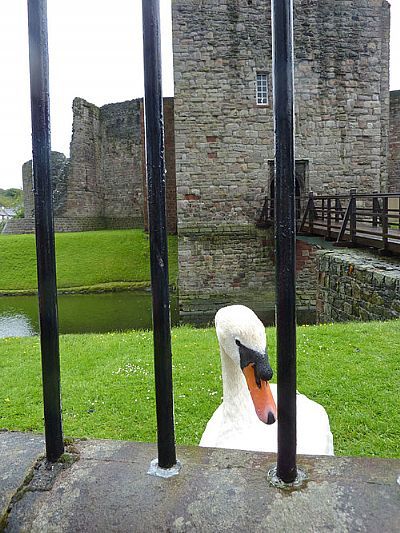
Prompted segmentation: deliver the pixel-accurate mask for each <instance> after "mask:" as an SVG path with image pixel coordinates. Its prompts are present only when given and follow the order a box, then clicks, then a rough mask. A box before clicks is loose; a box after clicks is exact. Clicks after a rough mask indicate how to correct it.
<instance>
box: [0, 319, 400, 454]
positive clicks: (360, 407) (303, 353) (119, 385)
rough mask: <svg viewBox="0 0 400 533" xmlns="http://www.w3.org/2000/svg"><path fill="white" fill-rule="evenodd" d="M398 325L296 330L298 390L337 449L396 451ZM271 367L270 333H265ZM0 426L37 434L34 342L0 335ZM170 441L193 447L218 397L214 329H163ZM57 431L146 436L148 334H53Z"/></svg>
mask: <svg viewBox="0 0 400 533" xmlns="http://www.w3.org/2000/svg"><path fill="white" fill-rule="evenodd" d="M399 326H400V322H399V321H393V322H386V323H366V324H361V323H351V324H335V325H324V326H303V327H300V328H299V329H298V389H299V390H300V391H301V392H303V393H304V394H307V396H309V397H310V398H312V399H314V400H315V401H317V402H319V403H321V404H322V405H323V406H324V407H325V408H326V409H327V411H328V414H329V417H330V421H331V428H332V431H333V434H334V439H335V452H336V454H337V455H369V456H374V455H376V456H381V457H399V456H400V410H399V405H398V401H399V385H398V384H399V381H400V327H399ZM267 336H268V342H269V347H270V356H271V360H272V363H273V366H274V368H276V365H275V331H274V330H273V329H271V328H269V329H268V330H267ZM0 342H1V344H2V349H1V355H0V427H7V428H9V429H15V430H24V431H25V430H33V431H42V416H43V415H42V393H41V384H40V354H39V341H38V339H37V338H25V339H22V338H21V339H5V340H2V341H0ZM172 342H173V354H174V386H175V388H174V393H175V417H176V437H177V442H178V443H181V444H197V443H198V441H199V439H200V436H201V434H202V432H203V430H204V427H205V425H206V422H207V420H208V419H209V418H210V416H211V414H212V413H213V411H214V409H215V408H216V407H217V406H218V405H219V403H220V401H221V394H222V383H221V378H220V362H219V354H218V345H217V340H216V337H215V332H214V330H213V329H191V328H188V327H182V328H176V329H174V330H173V332H172ZM61 358H62V361H61V363H62V391H63V416H64V429H65V434H66V435H71V436H76V437H78V436H80V437H82V436H87V437H101V438H114V439H132V440H144V441H154V440H155V438H156V433H155V427H156V424H155V403H154V385H153V362H152V334H151V333H150V332H131V333H126V334H117V333H110V334H106V335H66V336H62V337H61Z"/></svg>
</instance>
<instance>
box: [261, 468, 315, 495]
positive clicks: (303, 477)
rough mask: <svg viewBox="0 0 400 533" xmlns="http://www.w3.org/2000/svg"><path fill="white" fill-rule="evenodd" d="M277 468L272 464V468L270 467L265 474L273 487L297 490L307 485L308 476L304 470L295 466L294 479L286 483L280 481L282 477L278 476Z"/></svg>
mask: <svg viewBox="0 0 400 533" xmlns="http://www.w3.org/2000/svg"><path fill="white" fill-rule="evenodd" d="M277 470H278V467H277V466H274V467H273V468H271V470H270V471H269V472H268V475H267V479H268V482H269V484H270V485H272V486H273V487H276V488H278V489H284V490H299V489H302V488H303V487H305V486H307V481H308V476H307V473H306V472H305V471H304V470H301V469H300V468H297V475H296V479H295V480H294V481H292V482H291V483H286V482H285V481H282V479H281V478H280V477H278V474H277Z"/></svg>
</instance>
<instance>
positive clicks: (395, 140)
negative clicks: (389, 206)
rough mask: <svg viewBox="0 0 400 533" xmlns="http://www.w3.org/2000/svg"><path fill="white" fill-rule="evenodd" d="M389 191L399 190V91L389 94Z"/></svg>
mask: <svg viewBox="0 0 400 533" xmlns="http://www.w3.org/2000/svg"><path fill="white" fill-rule="evenodd" d="M389 128H390V129H389V191H391V192H397V191H399V190H400V91H391V92H390V120H389Z"/></svg>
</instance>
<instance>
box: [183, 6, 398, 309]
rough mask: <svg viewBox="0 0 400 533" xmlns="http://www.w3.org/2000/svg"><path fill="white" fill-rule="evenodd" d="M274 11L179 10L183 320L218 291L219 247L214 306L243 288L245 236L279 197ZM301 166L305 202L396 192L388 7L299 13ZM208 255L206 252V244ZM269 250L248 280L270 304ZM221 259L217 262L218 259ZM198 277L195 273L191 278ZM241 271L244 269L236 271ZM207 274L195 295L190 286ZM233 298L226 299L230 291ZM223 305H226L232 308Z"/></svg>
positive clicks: (251, 258) (256, 250)
mask: <svg viewBox="0 0 400 533" xmlns="http://www.w3.org/2000/svg"><path fill="white" fill-rule="evenodd" d="M270 15H271V13H270V2H269V1H267V0H252V1H248V0H232V1H230V2H227V1H226V0H203V1H202V2H197V1H194V0H175V1H174V2H173V45H174V72H175V143H176V158H177V159H176V165H177V168H176V172H177V205H178V232H179V272H180V278H179V286H180V292H179V294H180V300H181V307H182V310H183V312H185V311H186V310H188V309H189V308H188V307H187V308H186V309H185V306H189V301H190V297H191V296H190V295H191V294H196V290H197V291H201V290H202V288H203V287H206V283H207V280H208V279H209V278H210V275H211V274H212V268H214V265H213V264H212V263H213V261H211V260H209V261H208V262H207V261H205V260H204V259H203V255H207V246H208V245H207V244H206V243H207V238H208V237H207V235H212V238H213V239H214V238H215V237H216V236H217V235H218V239H219V240H220V247H221V249H223V250H224V254H223V255H224V258H223V260H222V259H221V264H220V271H219V273H218V276H219V278H220V279H221V280H224V283H222V282H221V283H220V285H219V286H217V285H215V287H214V289H209V291H210V292H212V291H214V295H216V296H217V295H218V294H219V293H222V292H221V291H223V293H224V298H223V299H220V301H221V303H223V301H226V302H227V301H230V300H231V298H232V297H233V296H234V294H236V293H238V291H239V290H242V291H244V292H248V291H249V290H250V289H249V286H248V283H249V279H246V278H243V279H242V280H240V281H239V282H238V287H233V286H232V279H233V277H234V276H233V274H234V272H235V271H236V270H238V267H237V265H238V261H239V260H238V256H240V254H241V248H240V242H239V240H238V239H236V237H235V236H234V235H233V233H232V232H229V231H221V227H222V226H232V227H235V228H236V229H235V231H236V232H237V233H236V234H237V235H239V234H240V231H239V230H238V229H237V228H238V226H243V232H251V231H252V230H251V229H250V228H249V226H250V227H251V228H253V226H254V222H255V220H256V218H257V215H258V213H259V211H260V210H261V208H262V205H263V199H264V196H265V195H266V194H268V192H269V188H270V183H271V177H272V176H271V172H270V163H269V161H271V160H273V158H274V140H273V111H272V105H271V104H272V80H271V71H272V49H271V30H270V28H271V21H270ZM295 46H296V60H295V88H296V159H297V160H301V161H302V162H303V165H304V167H305V175H304V188H303V190H302V191H301V192H302V193H303V194H304V193H306V192H307V191H308V190H309V189H313V190H314V191H316V192H321V193H323V192H325V193H327V192H329V193H332V192H334V191H336V192H338V193H341V192H347V191H348V189H349V188H350V187H356V188H357V189H358V190H359V191H372V190H379V189H381V187H382V188H383V189H385V188H386V187H387V146H388V113H389V107H388V104H389V101H388V94H389V93H388V91H389V88H388V72H389V70H388V69H389V63H388V50H389V8H388V3H387V2H385V1H383V2H382V0H370V1H366V0H363V1H362V2H353V1H348V0H326V1H325V2H320V1H319V0H297V1H295ZM257 72H259V73H266V74H267V79H268V91H269V100H268V104H267V105H257V104H256V98H255V94H256V75H257ZM200 242H201V243H202V244H199V243H200ZM263 246H264V245H263V239H262V238H260V239H253V241H252V246H249V247H248V248H247V250H246V257H247V265H248V266H247V268H249V269H250V270H249V271H251V272H252V274H251V276H252V278H253V279H257V283H259V287H260V290H261V291H263V290H264V291H265V294H264V297H265V299H266V300H267V299H268V292H269V291H268V289H267V288H266V287H267V286H268V283H269V281H268V280H269V278H270V276H271V272H270V265H268V264H266V263H262V262H257V260H255V258H259V257H262V256H263V254H264V255H265V251H263V249H262V247H263ZM214 253H216V250H215V252H212V253H211V254H208V255H211V256H213V254H214ZM189 264H190V265H191V270H190V269H188V268H186V267H187V265H189ZM235 265H236V266H235ZM193 270H195V272H196V275H195V280H196V281H195V285H196V286H195V287H194V286H192V284H193V281H192V280H190V278H191V277H192V276H193V273H192V272H193ZM222 286H223V287H222ZM222 300H223V301H222Z"/></svg>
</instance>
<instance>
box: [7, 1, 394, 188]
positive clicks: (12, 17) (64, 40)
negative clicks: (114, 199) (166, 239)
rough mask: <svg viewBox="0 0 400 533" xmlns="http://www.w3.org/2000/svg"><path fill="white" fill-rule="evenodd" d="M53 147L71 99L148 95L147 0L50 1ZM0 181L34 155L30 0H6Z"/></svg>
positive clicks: (166, 32)
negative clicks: (143, 8) (144, 10)
mask: <svg viewBox="0 0 400 533" xmlns="http://www.w3.org/2000/svg"><path fill="white" fill-rule="evenodd" d="M390 3H391V5H392V8H391V12H392V32H391V36H392V37H391V39H392V40H391V89H400V0H390ZM47 4H48V21H49V50H50V95H51V109H50V112H51V136H52V149H53V150H57V151H60V152H63V153H65V154H66V155H68V153H69V143H70V140H71V127H72V111H71V105H72V100H73V98H74V97H75V96H81V97H82V98H85V99H86V100H88V101H89V102H92V103H94V104H96V105H103V104H107V103H110V102H121V101H124V100H130V99H132V98H136V97H140V96H142V94H143V69H142V57H143V56H142V29H141V0H112V1H111V2H110V1H109V0H67V1H63V2H61V1H60V0H47ZM160 4H161V18H162V30H163V71H164V95H165V96H172V95H173V77H172V45H171V15H170V0H160ZM0 67H1V72H2V80H3V82H2V84H1V86H0V106H1V120H0V141H1V143H0V146H1V156H2V157H1V164H0V187H1V188H8V187H19V186H22V179H21V165H22V163H24V162H25V161H27V160H28V159H30V158H31V135H30V131H31V125H30V103H29V66H28V35H27V14H26V0H0Z"/></svg>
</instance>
